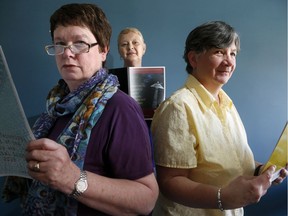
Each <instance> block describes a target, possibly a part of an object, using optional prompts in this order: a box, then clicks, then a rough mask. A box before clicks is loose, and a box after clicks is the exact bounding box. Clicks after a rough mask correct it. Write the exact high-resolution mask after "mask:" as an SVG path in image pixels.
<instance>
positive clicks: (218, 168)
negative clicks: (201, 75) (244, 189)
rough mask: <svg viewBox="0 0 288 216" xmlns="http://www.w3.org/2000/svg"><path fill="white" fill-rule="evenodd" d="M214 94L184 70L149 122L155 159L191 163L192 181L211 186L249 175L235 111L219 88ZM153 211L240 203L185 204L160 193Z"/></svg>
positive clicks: (249, 159) (250, 161)
mask: <svg viewBox="0 0 288 216" xmlns="http://www.w3.org/2000/svg"><path fill="white" fill-rule="evenodd" d="M219 97H220V103H218V102H217V101H216V100H215V99H214V97H213V96H212V94H210V93H209V92H208V91H207V89H205V87H204V86H203V85H201V83H200V82H199V81H198V80H197V79H196V78H195V77H193V76H192V75H189V76H188V78H187V81H186V83H185V86H184V87H183V88H181V89H179V90H178V91H176V92H175V93H174V94H172V96H171V97H169V98H168V99H167V100H166V101H165V102H163V103H162V104H161V105H160V106H159V108H158V109H157V110H156V112H155V114H154V117H153V121H152V126H151V127H152V128H151V130H152V137H153V143H154V148H155V155H154V158H155V163H156V165H159V166H163V167H171V168H182V169H191V170H192V169H193V175H192V173H191V175H190V176H189V178H190V179H191V180H192V181H195V182H200V183H204V184H209V185H214V186H217V187H223V186H225V185H227V184H228V183H229V182H230V181H231V180H232V179H234V178H235V177H237V176H239V175H253V172H254V169H255V162H254V157H253V154H252V152H251V149H250V147H249V145H248V142H247V136H246V132H245V129H244V126H243V124H242V121H241V119H240V116H239V114H238V112H237V110H236V108H235V106H234V105H233V102H232V100H231V99H230V98H229V97H228V95H227V94H226V93H225V92H224V91H223V90H221V91H220V93H219ZM215 196H216V194H215ZM216 200H217V199H216V197H215V201H216ZM153 215H165V216H169V215H173V216H177V215H180V216H182V215H185V216H188V215H198V216H201V215H207V216H213V215H237V216H238V215H243V209H242V208H239V209H235V210H226V211H224V212H221V211H220V210H218V209H195V208H189V207H186V206H183V205H180V204H177V203H175V202H172V201H171V200H168V199H166V197H164V196H163V195H162V194H160V197H159V199H158V201H157V204H156V208H155V210H154V214H153Z"/></svg>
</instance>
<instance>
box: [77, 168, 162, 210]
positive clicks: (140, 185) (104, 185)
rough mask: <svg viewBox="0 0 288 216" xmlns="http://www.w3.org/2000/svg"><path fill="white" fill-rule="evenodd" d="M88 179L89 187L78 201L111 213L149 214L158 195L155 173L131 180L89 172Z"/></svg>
mask: <svg viewBox="0 0 288 216" xmlns="http://www.w3.org/2000/svg"><path fill="white" fill-rule="evenodd" d="M87 179H88V189H87V190H86V191H85V192H84V193H83V194H82V196H81V197H79V198H78V201H79V202H82V203H83V204H84V205H87V206H89V207H91V208H94V209H97V210H99V211H102V212H106V213H108V214H111V215H139V214H141V215H145V214H149V213H150V212H151V211H152V209H153V207H154V205H155V202H156V199H157V196H158V187H157V184H155V183H156V182H154V181H155V179H154V174H151V175H149V176H146V177H144V178H143V179H139V180H137V181H130V180H121V179H110V178H106V177H102V176H99V175H95V174H93V173H88V177H87ZM153 179H154V180H153Z"/></svg>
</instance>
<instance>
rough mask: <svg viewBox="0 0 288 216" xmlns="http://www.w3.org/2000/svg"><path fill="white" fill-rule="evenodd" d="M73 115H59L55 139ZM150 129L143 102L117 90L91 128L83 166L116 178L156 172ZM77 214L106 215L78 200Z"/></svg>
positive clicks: (53, 130) (142, 175) (54, 133)
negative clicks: (140, 102)
mask: <svg viewBox="0 0 288 216" xmlns="http://www.w3.org/2000/svg"><path fill="white" fill-rule="evenodd" d="M71 117H72V115H67V116H63V117H61V118H59V119H57V121H56V123H55V126H54V127H53V129H52V131H51V133H50V135H49V136H48V137H49V138H50V139H53V140H56V139H57V136H58V135H59V134H60V132H61V131H62V130H63V129H64V127H65V126H66V124H67V123H68V121H69V120H70V119H71ZM151 152H152V151H151V145H150V139H149V131H148V127H147V124H146V122H145V120H144V116H143V112H142V110H141V108H140V106H139V105H138V104H137V103H136V101H135V100H134V99H132V98H131V97H130V96H128V95H127V94H125V93H124V92H122V91H121V90H118V91H117V92H116V93H115V94H114V95H113V96H112V97H111V98H110V99H109V101H108V102H107V104H106V106H105V109H104V111H103V113H102V115H101V117H100V118H99V120H98V122H97V123H96V125H95V126H94V128H93V129H92V132H91V136H90V140H89V144H88V147H87V151H86V156H85V160H84V170H87V171H90V172H93V173H96V174H99V175H102V176H106V177H109V178H115V179H129V180H136V179H139V178H142V177H144V176H147V175H149V174H151V173H152V172H153V163H152V155H151V154H152V153H151ZM78 215H85V216H88V215H93V216H94V215H107V214H104V213H101V212H99V211H97V210H95V209H91V208H89V207H87V206H85V205H83V204H81V203H80V202H79V204H78Z"/></svg>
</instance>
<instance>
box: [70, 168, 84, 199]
mask: <svg viewBox="0 0 288 216" xmlns="http://www.w3.org/2000/svg"><path fill="white" fill-rule="evenodd" d="M87 188H88V182H87V172H86V171H85V170H83V171H81V172H80V178H79V179H78V180H77V181H76V182H75V185H74V190H73V191H72V193H71V194H70V196H71V197H73V198H74V199H77V198H78V197H79V196H81V195H82V194H83V193H84V192H85V191H86V190H87Z"/></svg>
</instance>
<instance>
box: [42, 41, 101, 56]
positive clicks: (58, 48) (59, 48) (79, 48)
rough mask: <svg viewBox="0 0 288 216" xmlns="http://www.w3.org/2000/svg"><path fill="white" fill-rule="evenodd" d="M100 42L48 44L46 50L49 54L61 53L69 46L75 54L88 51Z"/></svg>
mask: <svg viewBox="0 0 288 216" xmlns="http://www.w3.org/2000/svg"><path fill="white" fill-rule="evenodd" d="M97 44H98V43H97V42H96V43H92V44H88V43H85V42H81V43H74V44H71V45H58V44H57V45H47V46H45V50H46V52H47V54H48V55H61V54H63V53H64V51H65V49H66V48H68V49H70V51H71V52H72V53H73V54H81V53H88V52H89V50H90V48H91V47H93V46H96V45H97Z"/></svg>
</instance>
